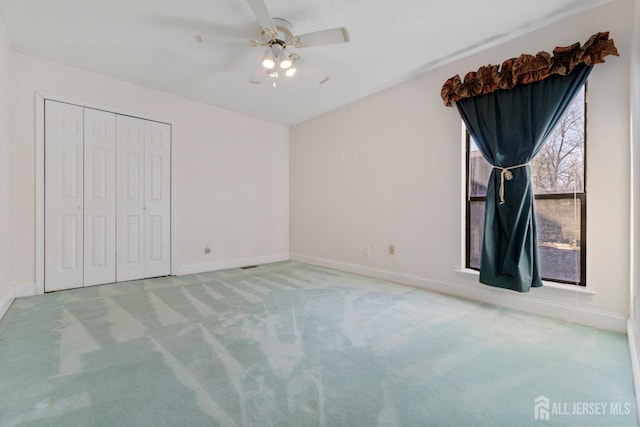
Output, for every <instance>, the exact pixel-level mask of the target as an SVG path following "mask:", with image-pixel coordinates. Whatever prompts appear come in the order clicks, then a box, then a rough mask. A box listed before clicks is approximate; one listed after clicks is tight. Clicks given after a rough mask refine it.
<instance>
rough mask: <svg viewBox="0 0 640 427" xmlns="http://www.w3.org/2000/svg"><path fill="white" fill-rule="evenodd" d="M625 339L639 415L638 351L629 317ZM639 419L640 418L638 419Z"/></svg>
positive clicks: (639, 372) (639, 354) (639, 380)
mask: <svg viewBox="0 0 640 427" xmlns="http://www.w3.org/2000/svg"><path fill="white" fill-rule="evenodd" d="M627 340H628V341H629V356H630V357H631V370H632V372H633V389H634V391H635V395H636V408H637V409H638V413H639V414H638V415H640V359H638V357H640V352H638V347H637V344H638V343H636V335H635V331H634V328H633V322H632V321H631V318H629V319H627ZM638 421H640V418H639V419H638Z"/></svg>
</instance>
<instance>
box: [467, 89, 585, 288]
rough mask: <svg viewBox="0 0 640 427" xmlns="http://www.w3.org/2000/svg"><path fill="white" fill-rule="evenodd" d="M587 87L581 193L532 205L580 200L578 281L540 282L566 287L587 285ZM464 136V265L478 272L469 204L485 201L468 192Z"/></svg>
mask: <svg viewBox="0 0 640 427" xmlns="http://www.w3.org/2000/svg"><path fill="white" fill-rule="evenodd" d="M588 93H589V92H588V86H587V83H585V85H584V129H583V135H584V138H583V140H584V141H583V174H584V176H583V183H584V184H583V188H582V192H581V193H545V194H534V196H533V198H534V205H535V201H536V200H561V199H572V200H576V199H580V281H579V282H575V281H571V280H562V279H554V278H550V277H544V276H543V277H542V280H545V281H548V282H554V283H561V284H566V285H574V286H580V287H586V284H587V120H588V114H587V112H588V104H589V102H588V100H589V96H588ZM463 127H464V134H465V150H464V152H465V163H464V164H465V224H464V228H465V256H464V265H465V268H467V269H470V270H475V271H480V268H479V267H473V266H471V265H470V264H471V226H470V220H471V204H472V203H473V202H485V203H486V200H487V197H486V195H485V196H471V195H470V194H469V192H470V189H471V188H470V180H471V177H470V176H469V166H470V165H469V163H470V162H469V158H470V150H469V149H470V145H471V144H470V142H471V135H470V134H469V131H468V130H467V128H466V126H464V123H463Z"/></svg>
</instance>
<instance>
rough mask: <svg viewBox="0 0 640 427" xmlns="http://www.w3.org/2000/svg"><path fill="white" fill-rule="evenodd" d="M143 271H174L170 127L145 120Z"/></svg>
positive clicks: (154, 273)
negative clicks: (172, 260) (172, 262)
mask: <svg viewBox="0 0 640 427" xmlns="http://www.w3.org/2000/svg"><path fill="white" fill-rule="evenodd" d="M144 125H145V127H144V153H145V156H144V158H145V168H144V171H145V173H144V175H145V180H144V183H145V191H144V273H145V277H158V276H168V275H169V274H171V127H170V126H169V125H168V124H165V123H158V122H152V121H149V120H146V121H145V123H144Z"/></svg>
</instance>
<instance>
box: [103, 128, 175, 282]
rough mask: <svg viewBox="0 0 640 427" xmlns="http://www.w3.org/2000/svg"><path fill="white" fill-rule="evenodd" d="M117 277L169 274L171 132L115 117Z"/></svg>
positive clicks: (132, 278) (132, 277)
mask: <svg viewBox="0 0 640 427" xmlns="http://www.w3.org/2000/svg"><path fill="white" fill-rule="evenodd" d="M116 153H117V154H116V155H117V161H116V163H117V176H118V179H117V198H118V203H117V253H118V258H117V268H116V275H117V281H118V282H121V281H126V280H135V279H142V278H145V277H157V276H166V275H169V274H170V273H171V253H170V248H171V246H170V245H171V242H170V233H171V228H170V227H171V225H170V214H171V211H170V209H171V202H170V197H171V188H170V179H171V175H170V164H171V157H170V156H171V131H170V127H169V125H167V124H164V123H157V122H152V121H148V120H142V119H137V118H134V117H129V116H121V115H118V116H117V149H116Z"/></svg>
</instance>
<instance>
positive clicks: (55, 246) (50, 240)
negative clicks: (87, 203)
mask: <svg viewBox="0 0 640 427" xmlns="http://www.w3.org/2000/svg"><path fill="white" fill-rule="evenodd" d="M82 129H83V110H82V107H78V106H75V105H70V104H64V103H60V102H54V101H45V212H46V214H45V231H44V234H45V241H44V252H45V291H46V292H50V291H56V290H61V289H70V288H77V287H81V286H82V285H83V281H84V278H83V255H84V250H83V238H84V237H83V131H82Z"/></svg>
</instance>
